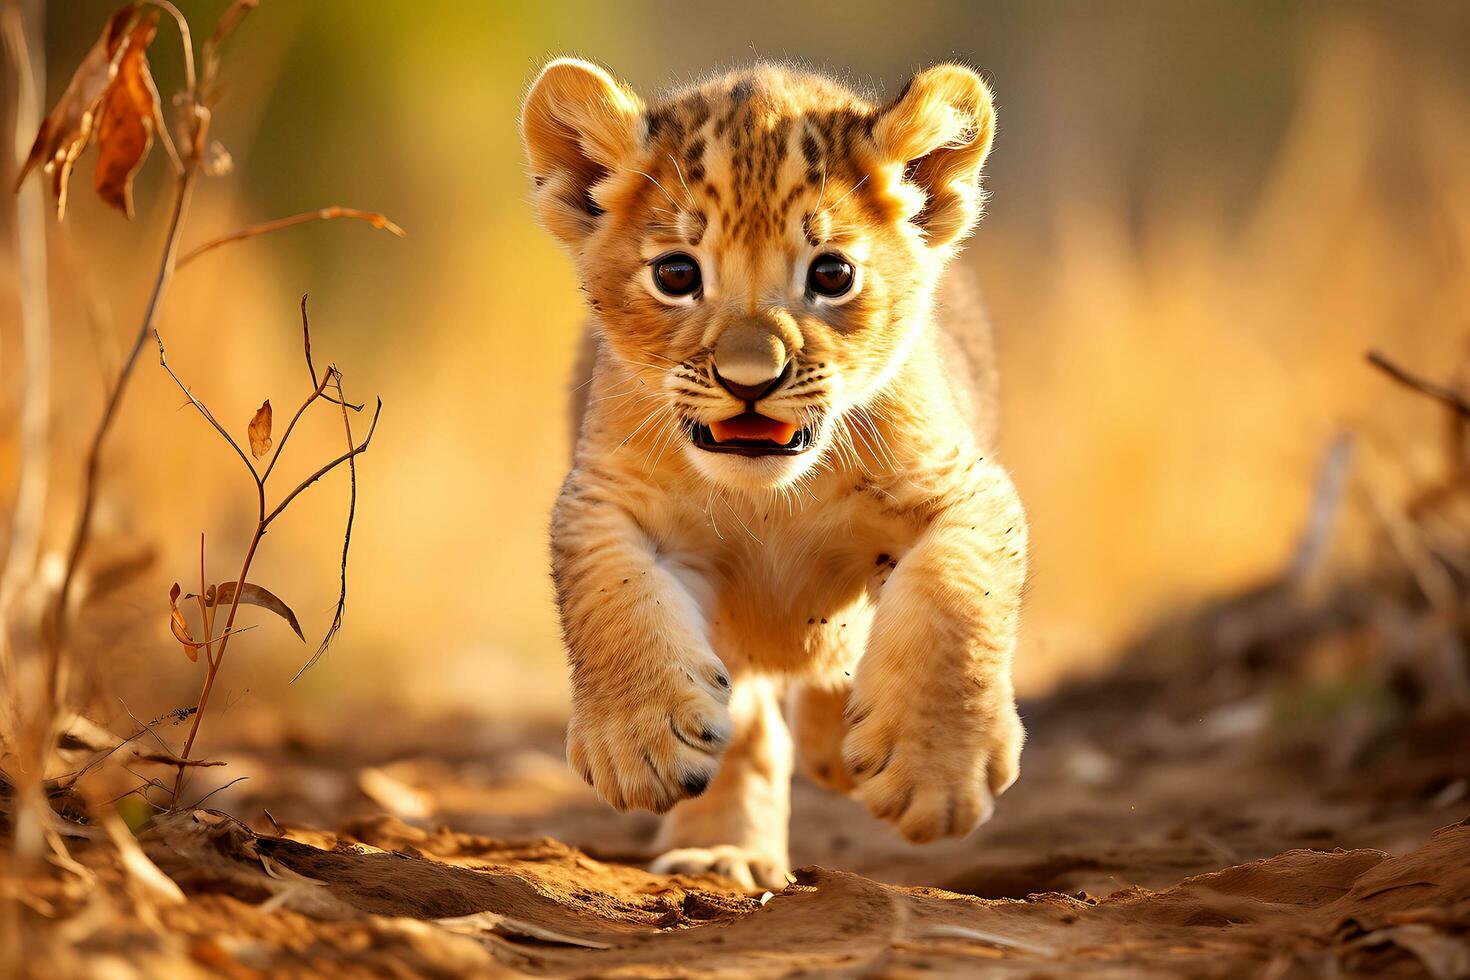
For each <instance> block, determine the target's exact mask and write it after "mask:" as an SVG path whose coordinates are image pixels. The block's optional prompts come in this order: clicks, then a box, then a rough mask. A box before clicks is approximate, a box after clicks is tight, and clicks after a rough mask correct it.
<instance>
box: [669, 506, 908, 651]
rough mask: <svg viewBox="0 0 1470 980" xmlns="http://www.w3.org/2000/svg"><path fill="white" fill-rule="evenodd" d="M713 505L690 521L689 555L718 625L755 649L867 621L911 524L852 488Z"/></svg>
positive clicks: (857, 627) (858, 628)
mask: <svg viewBox="0 0 1470 980" xmlns="http://www.w3.org/2000/svg"><path fill="white" fill-rule="evenodd" d="M715 503H716V505H717V506H713V507H711V508H710V509H709V510H707V511H701V512H700V513H699V514H698V515H696V523H693V524H686V525H685V528H686V531H687V532H688V534H687V537H686V546H685V547H686V549H687V550H686V551H685V553H686V554H689V553H694V554H697V555H698V564H699V565H700V566H702V568H703V570H704V574H705V577H706V580H707V582H708V584H709V586H710V587H711V592H710V598H711V600H712V602H711V603H710V604H709V608H708V612H709V615H710V618H711V624H712V625H713V626H714V627H715V629H716V632H717V633H724V634H726V635H727V636H728V635H736V636H738V637H740V641H739V645H740V646H741V647H743V648H747V649H751V648H756V647H768V648H771V649H772V650H775V649H779V650H783V651H791V650H799V649H803V648H806V647H810V646H813V645H814V644H816V643H817V642H818V639H819V635H820V634H823V633H825V632H827V628H828V627H830V628H831V629H832V630H842V629H847V630H850V632H851V634H852V635H853V637H854V639H857V638H859V637H860V635H861V634H862V633H863V632H865V628H866V613H865V609H867V608H868V607H870V606H871V605H872V604H873V603H875V602H876V601H877V598H878V596H879V595H880V594H881V592H882V588H883V584H884V582H885V581H886V580H887V578H888V576H889V575H890V574H891V573H892V571H893V569H894V567H895V566H896V563H897V560H898V557H899V556H900V555H901V554H902V553H903V552H904V551H906V550H907V549H908V547H909V546H910V545H911V544H912V539H913V531H912V530H911V529H909V528H907V527H905V526H904V525H903V523H901V522H896V521H893V520H890V519H885V518H884V517H883V515H882V514H881V512H880V511H879V510H878V509H875V508H872V507H870V506H867V505H866V503H865V501H863V500H862V499H861V498H860V497H858V496H856V495H848V496H846V497H840V498H836V499H833V498H817V499H815V500H805V501H803V502H801V503H799V504H798V503H792V504H791V505H790V507H789V509H788V507H787V504H786V503H785V502H784V501H781V500H779V499H778V500H774V501H772V502H771V504H770V505H769V506H768V507H760V506H752V505H751V504H749V503H746V504H745V505H744V506H743V507H742V506H740V505H739V504H736V503H733V502H731V503H728V504H727V503H725V502H723V501H716V502H715Z"/></svg>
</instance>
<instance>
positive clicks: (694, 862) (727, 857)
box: [648, 844, 792, 892]
mask: <svg viewBox="0 0 1470 980" xmlns="http://www.w3.org/2000/svg"><path fill="white" fill-rule="evenodd" d="M648 870H649V871H652V872H653V873H654V874H661V875H678V874H687V875H699V874H717V875H723V876H724V877H726V878H729V879H730V880H731V881H733V882H735V884H737V885H739V886H740V887H741V888H742V889H744V890H745V891H748V892H754V891H763V890H765V889H774V890H778V891H779V890H780V889H782V888H785V887H786V886H787V885H788V884H790V883H791V880H792V878H791V872H790V870H788V869H787V867H786V861H785V859H784V858H781V857H778V856H777V855H775V854H774V853H766V852H762V851H756V850H751V849H749V848H744V847H737V846H735V845H733V844H715V845H713V846H711V847H680V848H676V849H675V850H672V851H668V852H666V853H664V854H661V855H659V857H657V858H655V859H654V861H653V863H652V864H650V865H649V866H648Z"/></svg>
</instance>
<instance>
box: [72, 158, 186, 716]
mask: <svg viewBox="0 0 1470 980" xmlns="http://www.w3.org/2000/svg"><path fill="white" fill-rule="evenodd" d="M198 172H199V170H198V167H197V166H196V165H194V163H193V162H191V164H190V165H189V166H188V167H187V168H186V169H185V171H184V174H183V176H182V177H180V178H179V181H178V184H177V186H176V188H175V193H174V208H173V214H172V216H171V217H170V219H169V224H168V233H167V237H166V238H165V241H164V247H163V260H162V261H161V262H160V263H159V266H158V274H157V276H156V277H155V278H154V282H153V292H152V294H151V295H150V296H149V299H148V306H147V308H146V309H145V310H144V312H143V322H142V323H141V324H140V325H139V327H138V336H137V338H136V339H135V340H134V341H133V347H132V350H131V351H130V352H129V353H128V356H127V359H126V360H124V361H123V366H122V370H121V371H120V372H118V376H117V379H116V380H115V381H114V382H113V385H112V390H111V391H110V392H109V393H108V396H107V403H106V406H105V407H104V408H103V411H102V419H101V421H100V422H98V424H97V429H96V431H94V432H93V434H92V444H91V446H90V447H89V449H88V450H87V463H86V470H85V474H86V475H85V479H84V482H83V487H82V503H81V507H80V508H79V510H78V513H77V523H76V527H75V528H74V530H73V531H72V538H71V547H70V548H68V549H67V558H66V570H65V571H64V572H63V573H62V578H61V588H60V589H59V590H58V592H57V594H56V598H55V600H54V602H53V604H52V607H51V612H50V615H49V616H48V617H47V630H46V632H47V644H46V647H47V657H48V663H47V675H48V677H49V679H50V692H49V693H50V698H51V700H52V702H53V704H57V705H59V704H61V703H63V702H64V701H65V695H66V689H67V687H68V685H69V683H70V678H69V676H68V674H69V665H68V662H67V657H66V639H67V638H66V632H67V613H68V607H69V605H70V601H71V591H72V587H73V585H74V584H75V582H76V575H77V569H78V567H79V566H80V565H81V560H82V556H83V554H85V552H86V549H87V543H88V540H89V538H90V536H91V531H92V513H93V511H94V510H95V509H96V505H97V481H98V475H99V471H100V468H101V462H102V449H103V447H104V446H105V445H106V443H107V435H108V433H109V432H110V431H111V430H112V424H113V422H114V420H115V419H116V418H117V411H118V406H120V405H121V404H122V399H123V395H124V394H126V393H127V388H128V381H129V380H131V378H132V376H133V366H134V365H135V364H136V363H137V361H138V354H139V353H140V352H141V351H142V350H143V343H144V342H145V341H146V340H147V339H148V334H149V333H150V332H151V331H153V329H154V327H153V325H154V321H155V320H156V319H157V317H158V308H159V306H160V304H161V302H162V300H163V296H164V293H165V292H166V291H167V290H168V285H169V282H170V281H171V280H172V279H173V274H174V268H175V263H176V257H177V255H178V247H179V236H180V233H181V232H182V231H183V227H184V218H185V216H186V215H187V214H188V212H189V200H190V198H191V197H192V196H193V194H194V185H195V181H196V179H197V177H198Z"/></svg>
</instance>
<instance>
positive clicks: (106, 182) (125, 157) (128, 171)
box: [94, 11, 159, 218]
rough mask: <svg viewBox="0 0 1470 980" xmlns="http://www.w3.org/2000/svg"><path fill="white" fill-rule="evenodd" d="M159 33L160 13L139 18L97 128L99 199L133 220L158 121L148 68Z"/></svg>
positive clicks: (154, 91)
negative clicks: (136, 188)
mask: <svg viewBox="0 0 1470 980" xmlns="http://www.w3.org/2000/svg"><path fill="white" fill-rule="evenodd" d="M157 33H158V12H157V11H150V12H149V13H148V14H146V15H145V16H143V17H141V18H140V19H139V20H138V22H137V24H136V25H135V26H134V27H133V30H132V33H131V34H130V35H129V41H128V44H127V46H126V49H125V50H124V51H123V52H122V59H121V60H120V61H119V62H118V63H117V71H116V74H115V76H114V77H113V80H112V84H110V85H109V86H108V87H107V94H106V97H105V98H104V99H103V100H102V115H101V119H100V121H99V122H98V124H97V175H96V179H95V181H94V186H95V187H96V189H97V196H99V197H101V198H102V200H104V201H106V202H107V203H108V204H111V205H112V206H113V207H115V208H117V209H118V210H119V211H121V212H122V213H123V214H125V215H127V216H128V217H129V218H131V217H132V216H133V175H134V174H136V173H137V172H138V168H140V167H141V166H143V161H144V160H146V159H147V158H148V151H149V150H150V149H152V147H153V127H154V123H155V121H156V120H157V119H158V117H159V105H158V89H157V88H155V87H154V85H153V75H152V73H151V72H150V71H149V68H148V45H150V44H152V43H153V36H154V35H155V34H157Z"/></svg>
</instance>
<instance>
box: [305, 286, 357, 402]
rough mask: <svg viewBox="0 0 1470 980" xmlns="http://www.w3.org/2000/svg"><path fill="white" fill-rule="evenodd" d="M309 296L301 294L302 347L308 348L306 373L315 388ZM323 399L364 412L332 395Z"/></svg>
mask: <svg viewBox="0 0 1470 980" xmlns="http://www.w3.org/2000/svg"><path fill="white" fill-rule="evenodd" d="M307 295H308V294H306V293H302V294H301V342H302V345H303V346H304V347H305V348H306V373H307V374H309V375H311V386H312V387H313V388H315V387H316V386H317V382H316V365H314V364H313V363H312V362H311V320H310V319H309V318H308V317H307V315H306V299H307ZM338 391H341V386H340V385H339V386H338ZM322 397H323V398H325V399H326V400H327V401H329V402H331V403H332V404H334V405H345V406H346V407H347V408H350V409H352V410H353V411H354V412H361V411H362V405H360V404H359V405H354V404H352V403H351V402H344V401H338V400H337V399H335V398H333V397H332V396H331V395H323V396H322Z"/></svg>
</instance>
